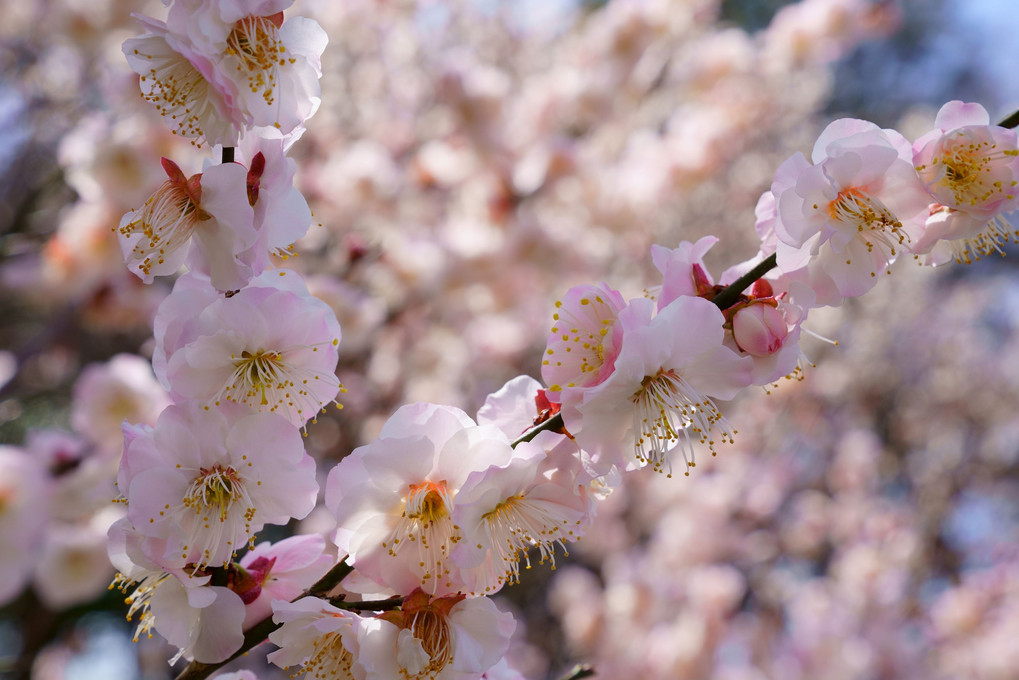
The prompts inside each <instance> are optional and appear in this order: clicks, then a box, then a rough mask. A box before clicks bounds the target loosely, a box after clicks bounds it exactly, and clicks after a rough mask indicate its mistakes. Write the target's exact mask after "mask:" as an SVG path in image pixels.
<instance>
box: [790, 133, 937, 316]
mask: <svg viewBox="0 0 1019 680" xmlns="http://www.w3.org/2000/svg"><path fill="white" fill-rule="evenodd" d="M812 160H813V163H810V162H808V161H807V159H806V158H804V157H803V155H802V154H799V153H797V154H795V155H793V156H792V157H790V158H789V159H788V160H786V162H785V163H783V164H782V165H781V166H780V167H779V168H778V170H777V171H776V173H775V182H774V184H773V185H772V192H773V193H774V195H775V201H776V205H777V220H776V222H775V233H776V235H777V236H778V240H779V243H778V249H777V255H778V266H779V268H780V269H781V270H782V271H785V272H792V271H796V270H798V269H801V268H802V267H804V266H806V265H807V264H808V263H809V261H810V260H811V259H815V258H816V259H817V261H818V263H819V266H820V267H821V269H823V271H824V273H825V274H827V275H828V276H829V277H831V279H832V281H833V282H834V283H835V286H836V287H837V288H838V291H839V293H840V294H841V295H843V296H845V297H853V296H857V295H862V294H863V293H866V292H867V291H868V290H870V289H871V288H873V287H874V285H875V284H876V283H877V277H878V274H884V273H886V272H887V271H888V267H889V265H890V264H891V263H892V262H894V261H895V259H896V258H897V257H898V255H899V254H901V253H903V252H910V248H911V244H912V243H914V242H915V241H916V240H917V239H918V238H919V235H920V232H921V230H922V227H923V221H924V220H925V219H926V217H927V212H928V210H927V206H928V204H929V203H930V201H929V199H928V197H927V192H926V191H925V190H924V188H923V185H922V184H921V183H920V180H919V179H918V178H917V176H916V172H915V171H914V170H913V163H912V152H911V150H910V147H909V142H907V141H906V140H905V138H903V137H902V135H900V134H899V133H897V132H895V131H894V130H882V129H881V128H879V127H878V126H877V125H874V124H873V123H870V122H867V121H862V120H855V119H849V118H844V119H841V120H837V121H835V122H833V123H831V124H830V125H828V127H826V128H825V129H824V131H823V132H822V133H821V136H820V137H819V138H818V140H817V142H816V143H815V145H814V151H813V154H812Z"/></svg>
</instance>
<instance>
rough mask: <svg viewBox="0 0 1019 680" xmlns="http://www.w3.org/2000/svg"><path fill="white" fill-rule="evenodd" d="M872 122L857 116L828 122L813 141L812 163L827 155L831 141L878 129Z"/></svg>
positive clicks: (819, 161) (821, 159)
mask: <svg viewBox="0 0 1019 680" xmlns="http://www.w3.org/2000/svg"><path fill="white" fill-rule="evenodd" d="M880 130H881V128H879V127H878V126H877V125H875V124H874V123H872V122H870V121H868V120H860V119H858V118H839V119H838V120H834V121H832V122H831V123H829V124H828V126H827V127H826V128H825V129H824V130H823V131H822V132H821V134H820V135H819V136H818V138H817V141H816V142H814V149H813V151H812V152H811V160H812V161H813V162H814V163H821V162H822V161H823V160H824V159H825V158H827V157H829V156H830V155H831V154H830V153H829V147H830V145H832V144H833V143H836V142H841V141H842V140H844V139H846V138H847V137H853V136H854V135H858V134H861V133H867V132H875V131H878V132H879V131H880Z"/></svg>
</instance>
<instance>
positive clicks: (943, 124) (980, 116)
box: [934, 99, 991, 132]
mask: <svg viewBox="0 0 1019 680" xmlns="http://www.w3.org/2000/svg"><path fill="white" fill-rule="evenodd" d="M990 124H991V117H990V115H989V114H988V113H987V109H985V108H984V107H983V106H981V105H980V104H976V103H964V102H961V101H959V100H958V99H955V100H953V101H950V102H948V103H947V104H945V105H944V106H942V107H941V109H940V110H939V111H938V115H937V117H936V118H935V119H934V127H937V128H940V129H941V130H944V131H946V132H947V131H948V130H954V129H956V128H960V127H963V126H966V125H990Z"/></svg>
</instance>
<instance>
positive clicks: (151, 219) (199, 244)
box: [115, 158, 257, 291]
mask: <svg viewBox="0 0 1019 680" xmlns="http://www.w3.org/2000/svg"><path fill="white" fill-rule="evenodd" d="M162 162H163V169H164V170H165V171H166V174H167V177H168V179H167V180H166V181H165V182H163V183H162V184H161V185H160V186H159V188H158V189H156V191H155V193H153V194H152V196H150V197H149V198H148V200H146V201H145V205H143V206H142V207H141V208H139V209H137V210H132V211H130V212H128V213H127V214H125V215H124V217H123V218H122V219H121V221H120V225H119V226H118V227H116V228H115V231H116V232H117V236H118V238H119V239H120V246H121V250H122V251H123V253H124V259H125V261H126V262H127V266H128V269H130V270H131V271H132V272H134V273H135V274H136V275H137V276H138V278H140V279H141V280H142V281H144V282H145V283H152V280H153V277H155V276H166V275H169V274H173V273H175V272H176V271H177V270H178V269H180V267H181V265H183V264H184V262H185V259H186V258H187V255H188V252H189V248H188V246H191V247H192V248H193V249H195V250H196V251H198V252H199V253H200V257H201V259H202V261H203V262H205V263H207V268H208V272H209V275H210V277H211V279H212V285H214V286H215V287H216V288H217V289H219V290H222V291H228V290H235V289H238V288H241V287H243V286H244V285H245V284H246V283H247V282H248V281H249V280H250V279H251V277H252V271H251V268H250V266H248V265H245V264H244V263H243V262H241V261H240V260H239V259H238V255H240V254H241V253H243V252H244V251H246V250H248V249H249V248H251V247H252V246H253V245H254V244H255V241H256V237H257V235H256V232H255V225H254V212H253V210H252V207H251V205H250V204H249V203H248V194H247V174H248V173H247V170H246V169H245V168H244V166H242V165H240V164H239V163H222V164H220V165H214V166H211V167H208V168H206V170H205V172H203V173H199V174H197V175H192V176H191V177H190V178H188V177H185V176H184V173H183V172H182V171H181V169H180V168H179V167H177V165H176V164H175V163H174V162H173V161H171V160H169V159H167V158H164V159H163V161H162Z"/></svg>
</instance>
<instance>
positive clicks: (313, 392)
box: [214, 339, 344, 426]
mask: <svg viewBox="0 0 1019 680" xmlns="http://www.w3.org/2000/svg"><path fill="white" fill-rule="evenodd" d="M323 344H324V343H323ZM332 344H333V346H336V345H338V344H339V339H333V340H332ZM318 349H319V348H318V347H316V346H311V347H305V346H298V347H291V348H286V349H281V350H274V349H259V350H255V351H248V350H243V351H242V352H241V354H240V356H237V355H235V354H231V355H230V360H231V362H232V363H233V373H232V374H231V375H230V379H229V381H228V382H227V383H226V384H225V385H224V386H223V389H221V390H220V391H219V393H218V394H217V395H216V396H215V398H214V401H215V403H217V404H218V403H219V400H220V399H226V400H227V401H234V402H238V403H241V404H245V405H246V406H248V407H250V408H253V409H255V410H256V411H267V412H269V413H278V414H279V415H282V416H283V417H285V418H287V420H290V421H291V422H293V423H297V424H299V425H302V426H303V424H304V423H306V422H307V420H308V419H309V418H311V417H312V416H314V415H315V414H316V413H317V412H318V411H319V409H320V408H322V405H323V404H326V403H328V402H330V401H332V402H334V403H336V404H337V407H338V408H342V407H341V406H340V404H339V402H336V400H335V399H334V397H335V395H336V391H337V390H340V391H344V390H343V386H342V385H341V384H340V382H339V380H338V379H337V378H336V376H335V375H334V374H332V373H324V372H319V371H316V370H314V369H312V368H310V367H308V366H307V365H306V363H307V356H306V355H307V353H308V352H311V353H315V352H318ZM305 350H307V351H305Z"/></svg>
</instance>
